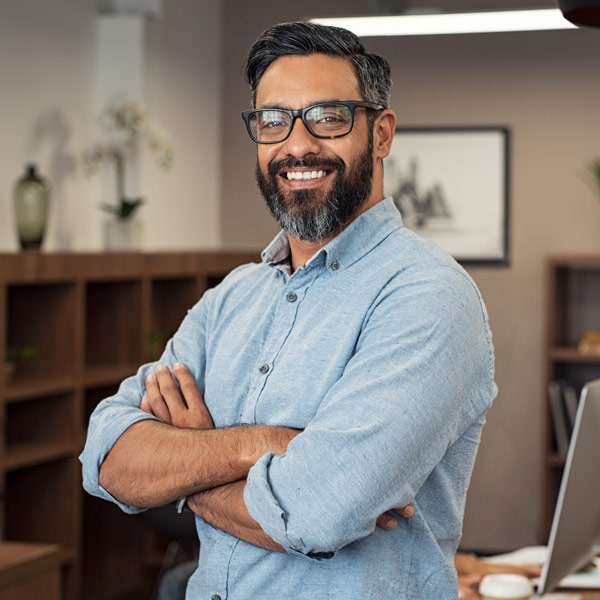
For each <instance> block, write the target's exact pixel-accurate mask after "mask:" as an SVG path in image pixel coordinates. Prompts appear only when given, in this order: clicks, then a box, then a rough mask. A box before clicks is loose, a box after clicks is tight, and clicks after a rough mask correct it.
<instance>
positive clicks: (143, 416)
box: [79, 410, 159, 514]
mask: <svg viewBox="0 0 600 600" xmlns="http://www.w3.org/2000/svg"><path fill="white" fill-rule="evenodd" d="M145 420H153V421H158V420H159V419H157V418H156V417H155V416H153V415H149V414H147V413H143V412H141V411H139V410H136V411H135V413H133V412H132V413H130V414H126V415H123V417H122V419H121V422H120V423H119V428H118V430H117V431H114V428H113V431H112V434H113V435H111V436H110V439H107V438H105V437H103V436H93V435H92V436H89V435H88V439H87V442H86V446H85V448H84V450H83V452H82V453H81V454H80V455H79V460H80V462H81V463H82V466H83V487H84V488H85V490H86V491H87V492H88V493H90V494H92V495H93V496H97V497H98V498H102V499H103V500H108V501H109V502H113V503H114V504H116V505H117V506H118V507H119V508H120V509H121V510H122V511H123V512H125V513H128V514H137V513H141V512H144V511H145V510H146V509H145V508H140V507H138V506H131V505H130V504H125V503H124V502H121V501H120V500H118V499H117V498H115V497H114V496H113V495H112V494H111V493H110V492H108V491H107V490H106V489H105V488H103V487H102V486H101V485H100V479H99V474H100V467H101V466H102V463H103V462H104V459H105V458H106V455H107V454H108V453H109V452H110V450H111V449H112V447H113V446H114V444H115V442H116V441H117V440H118V439H119V438H120V437H121V435H123V433H124V432H125V431H126V430H127V429H129V428H130V427H131V426H132V425H134V424H135V423H138V422H140V421H145Z"/></svg>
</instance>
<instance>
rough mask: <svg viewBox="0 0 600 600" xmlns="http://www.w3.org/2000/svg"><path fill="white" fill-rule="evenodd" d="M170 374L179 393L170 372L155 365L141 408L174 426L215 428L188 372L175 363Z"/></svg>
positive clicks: (185, 368) (162, 366) (149, 377)
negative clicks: (176, 382)
mask: <svg viewBox="0 0 600 600" xmlns="http://www.w3.org/2000/svg"><path fill="white" fill-rule="evenodd" d="M173 374H174V376H175V378H176V379H177V381H178V382H179V387H180V388H181V393H180V392H179V390H178V389H177V385H176V384H175V381H174V379H173V376H172V375H171V372H170V371H169V369H168V368H167V367H165V366H164V365H158V367H156V374H155V375H148V377H147V378H146V395H145V396H144V397H143V398H142V403H141V405H140V408H141V409H142V410H143V411H144V412H147V413H148V414H150V415H154V416H155V417H158V418H159V419H160V420H161V421H163V422H165V423H168V424H169V425H174V426H175V427H182V428H193V429H214V428H215V425H214V423H213V420H212V417H211V416H210V412H208V409H207V408H206V404H204V400H203V398H202V396H201V394H200V390H198V386H197V385H196V381H195V380H194V378H193V377H192V374H191V373H190V370H189V369H188V368H187V367H186V366H184V365H182V364H181V363H176V364H175V365H174V366H173ZM182 395H183V398H182ZM184 399H185V403H184V402H183V400H184ZM186 404H187V406H186Z"/></svg>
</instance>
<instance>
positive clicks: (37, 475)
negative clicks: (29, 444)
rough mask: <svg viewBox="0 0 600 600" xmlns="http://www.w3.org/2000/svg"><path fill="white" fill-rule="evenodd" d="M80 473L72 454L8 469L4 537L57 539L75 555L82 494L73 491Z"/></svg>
mask: <svg viewBox="0 0 600 600" xmlns="http://www.w3.org/2000/svg"><path fill="white" fill-rule="evenodd" d="M66 449H67V448H66V446H65V451H66ZM80 473H81V472H80V466H79V461H78V460H77V458H75V457H73V456H70V457H68V458H64V459H59V460H55V461H52V462H49V463H46V464H43V465H36V466H32V467H30V468H27V469H19V470H16V471H11V472H8V473H7V474H6V502H5V505H6V519H5V525H4V531H5V537H6V539H12V540H17V539H18V540H21V541H24V542H42V543H44V542H45V543H57V544H61V545H62V546H63V547H64V548H65V549H67V550H68V551H69V552H70V553H71V554H72V555H73V556H76V555H77V547H78V544H79V540H78V537H79V536H78V535H77V531H78V526H79V515H80V508H81V507H80V501H81V495H80V494H79V493H74V491H75V490H76V489H77V488H79V489H80V486H81V474H80ZM65 490H73V492H72V493H65ZM42 491H43V493H41V492H42Z"/></svg>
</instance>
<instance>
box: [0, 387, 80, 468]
mask: <svg viewBox="0 0 600 600" xmlns="http://www.w3.org/2000/svg"><path fill="white" fill-rule="evenodd" d="M75 415H76V411H75V394H73V393H71V394H59V395H53V396H44V397H41V398H35V399H31V400H28V401H27V402H25V401H22V402H16V403H12V404H8V405H7V406H6V413H5V440H6V454H7V456H9V457H10V456H12V455H13V450H14V449H18V451H16V455H17V456H21V455H22V454H23V448H27V447H28V446H29V445H31V444H33V445H34V447H36V446H37V444H42V445H45V444H59V445H60V444H71V445H72V444H73V442H75V441H76V440H77V437H78V434H79V427H78V425H79V424H78V423H77V422H76V419H75Z"/></svg>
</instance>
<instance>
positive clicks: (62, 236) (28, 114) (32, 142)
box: [0, 0, 94, 250]
mask: <svg viewBox="0 0 600 600" xmlns="http://www.w3.org/2000/svg"><path fill="white" fill-rule="evenodd" d="M93 19H94V13H93V6H92V2H91V1H89V0H88V1H85V0H84V1H82V0H54V1H53V2H39V1H37V0H20V1H19V2H6V1H3V2H2V3H1V4H0V57H1V58H0V85H1V89H2V92H1V93H0V122H1V123H2V127H1V132H2V133H1V135H0V250H14V249H16V248H17V238H16V233H15V231H14V225H13V196H12V194H13V186H14V183H15V181H16V179H17V178H18V177H20V175H21V174H22V171H23V170H24V165H25V163H27V162H30V161H33V162H36V163H38V165H39V167H40V170H41V171H42V173H44V174H45V175H46V176H48V177H49V178H50V179H51V181H52V186H53V195H52V207H51V214H50V223H49V231H48V236H47V237H48V239H47V241H48V248H56V247H69V246H75V247H76V246H77V245H82V243H83V242H84V240H86V239H87V237H88V236H89V232H90V218H89V209H90V207H89V205H88V202H87V198H86V185H85V182H84V181H83V178H82V177H81V175H80V174H79V173H78V172H77V164H76V160H77V158H78V155H79V152H80V149H82V148H83V146H84V143H85V141H86V139H88V137H89V134H90V129H91V121H90V114H89V108H88V107H89V106H90V105H91V93H92V88H91V82H92V73H91V70H90V65H91V64H92V59H93V43H92V42H93V38H92V35H93V23H94V21H93Z"/></svg>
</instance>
